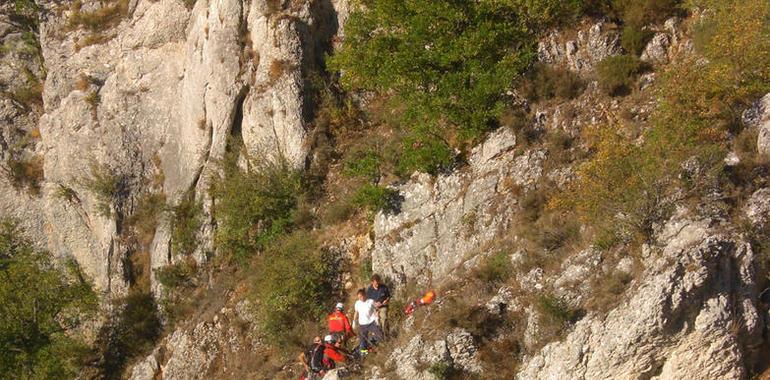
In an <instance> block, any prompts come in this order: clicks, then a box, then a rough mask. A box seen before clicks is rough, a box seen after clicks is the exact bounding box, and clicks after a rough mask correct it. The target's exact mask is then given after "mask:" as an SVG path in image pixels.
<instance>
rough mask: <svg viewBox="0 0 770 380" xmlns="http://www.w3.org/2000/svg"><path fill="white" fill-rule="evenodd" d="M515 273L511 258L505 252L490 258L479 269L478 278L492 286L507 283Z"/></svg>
mask: <svg viewBox="0 0 770 380" xmlns="http://www.w3.org/2000/svg"><path fill="white" fill-rule="evenodd" d="M511 273H513V264H512V263H511V257H510V256H509V255H508V254H507V253H505V252H498V253H495V254H493V255H491V256H489V257H488V258H487V259H486V260H485V261H484V262H483V263H482V264H481V265H480V266H479V267H478V269H477V271H476V276H477V277H478V278H479V279H480V280H482V281H484V282H486V283H490V284H499V283H501V282H505V281H506V280H508V278H510V276H511Z"/></svg>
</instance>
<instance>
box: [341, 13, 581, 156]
mask: <svg viewBox="0 0 770 380" xmlns="http://www.w3.org/2000/svg"><path fill="white" fill-rule="evenodd" d="M359 5H360V6H359V7H357V8H356V10H355V11H353V13H352V14H351V16H350V19H349V20H348V22H347V24H346V26H345V28H346V30H345V38H346V39H345V45H344V47H343V48H342V49H341V51H339V52H338V53H337V54H336V55H335V56H333V57H331V59H330V60H329V62H330V67H331V68H332V69H334V70H340V71H341V73H342V78H341V82H342V83H343V85H344V86H345V87H347V88H348V89H352V90H357V89H364V90H369V91H375V92H377V93H379V94H382V95H384V96H386V97H388V98H389V106H390V108H391V109H398V110H399V111H400V114H401V115H402V116H401V124H402V126H403V127H404V128H405V129H406V130H407V131H408V133H407V138H406V140H407V141H406V142H405V143H404V144H403V149H404V155H405V156H406V158H405V161H407V162H408V163H407V164H404V165H402V168H403V169H408V170H414V169H417V170H425V171H435V168H436V167H440V166H442V165H447V164H450V163H451V161H452V159H453V156H454V152H453V149H452V148H456V147H462V146H464V145H465V143H467V142H469V141H472V140H474V139H476V138H478V137H480V136H481V135H482V134H483V133H484V132H485V131H487V130H488V129H489V128H490V127H493V126H494V125H495V124H496V123H497V119H498V117H499V116H500V114H501V113H502V111H503V109H504V108H505V106H506V104H507V103H508V97H507V95H506V92H507V90H509V89H510V88H511V84H512V81H513V80H514V79H515V78H516V77H517V76H518V75H520V74H521V73H522V72H523V71H524V70H526V69H527V67H528V66H529V65H530V63H531V62H532V60H533V58H534V55H535V44H536V36H537V33H538V31H540V30H542V28H544V27H547V26H548V25H551V24H552V23H554V22H556V21H560V20H566V19H570V18H573V17H574V16H575V15H576V14H578V13H579V11H580V10H581V8H582V5H583V2H582V1H577V0H573V1H553V0H503V1H491V0H482V1H469V0H466V1H452V0H437V1H403V0H362V1H360V4H359ZM416 140H419V142H420V143H419V144H415V141H416ZM426 149H427V150H426ZM430 152H433V153H437V154H436V155H433V156H432V157H430V159H426V154H428V153H430Z"/></svg>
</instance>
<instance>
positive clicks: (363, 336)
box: [358, 325, 369, 350]
mask: <svg viewBox="0 0 770 380" xmlns="http://www.w3.org/2000/svg"><path fill="white" fill-rule="evenodd" d="M367 335H369V325H358V347H359V348H360V349H362V350H366V349H367V347H369V343H368V340H369V337H368V336H367Z"/></svg>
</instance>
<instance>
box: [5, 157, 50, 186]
mask: <svg viewBox="0 0 770 380" xmlns="http://www.w3.org/2000/svg"><path fill="white" fill-rule="evenodd" d="M44 162H45V161H44V159H43V156H39V155H35V156H31V157H27V156H24V155H23V154H21V152H17V153H15V154H11V155H10V157H9V158H8V159H7V160H6V168H4V169H5V172H6V175H7V177H8V179H9V180H10V182H11V185H13V187H14V188H16V189H17V190H21V189H26V190H27V191H29V192H30V194H32V195H38V194H40V184H41V182H43V178H44V173H43V165H44Z"/></svg>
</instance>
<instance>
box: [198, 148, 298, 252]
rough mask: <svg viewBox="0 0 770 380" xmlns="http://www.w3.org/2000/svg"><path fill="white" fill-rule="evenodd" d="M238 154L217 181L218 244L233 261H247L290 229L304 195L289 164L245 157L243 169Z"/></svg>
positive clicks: (215, 210) (214, 192) (215, 206)
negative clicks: (295, 211) (245, 161)
mask: <svg viewBox="0 0 770 380" xmlns="http://www.w3.org/2000/svg"><path fill="white" fill-rule="evenodd" d="M237 157H238V156H237V154H231V155H230V156H229V157H228V158H227V159H226V160H225V162H224V163H223V175H222V176H221V177H220V178H219V179H218V180H217V181H216V182H215V184H214V187H213V189H212V190H213V192H212V194H213V196H214V198H215V205H214V213H215V215H216V219H217V223H218V226H217V232H216V236H215V239H216V243H217V245H218V247H219V248H221V249H223V250H224V252H226V253H227V254H228V255H229V256H230V257H231V258H234V259H235V260H237V261H240V262H244V260H245V259H247V258H249V257H251V256H253V255H254V254H256V253H257V252H259V251H260V250H262V249H264V248H265V247H266V246H267V245H269V244H270V243H271V242H272V241H274V240H275V239H276V238H278V237H280V236H282V235H284V234H285V233H287V232H289V231H290V230H291V227H292V224H293V218H292V216H293V210H294V209H295V208H296V207H297V204H298V196H299V194H301V193H302V192H303V188H302V178H301V177H300V175H299V174H298V173H297V172H296V171H295V170H293V169H292V168H291V167H290V166H289V165H288V163H286V162H278V163H272V162H269V161H265V162H263V163H257V162H255V161H252V160H250V159H249V158H246V160H247V161H248V164H247V165H246V167H245V168H241V167H239V166H238V163H237V159H238V158H237Z"/></svg>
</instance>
